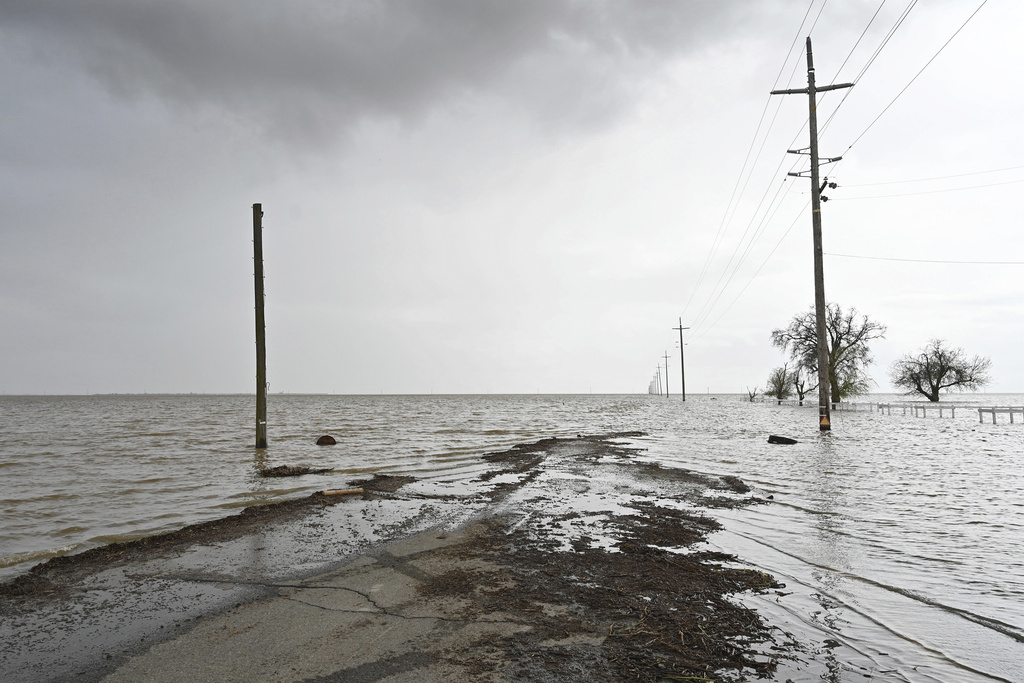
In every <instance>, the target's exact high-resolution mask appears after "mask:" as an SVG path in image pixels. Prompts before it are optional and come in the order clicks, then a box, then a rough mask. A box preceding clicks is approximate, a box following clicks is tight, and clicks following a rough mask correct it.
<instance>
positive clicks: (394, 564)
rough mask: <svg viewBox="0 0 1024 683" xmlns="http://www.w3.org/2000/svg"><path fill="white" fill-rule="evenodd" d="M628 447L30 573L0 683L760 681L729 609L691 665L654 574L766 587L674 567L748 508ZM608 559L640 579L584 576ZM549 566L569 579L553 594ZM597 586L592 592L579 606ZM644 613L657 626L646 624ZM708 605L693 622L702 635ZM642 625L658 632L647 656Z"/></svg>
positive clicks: (690, 648) (553, 451) (728, 485)
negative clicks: (692, 677) (719, 630)
mask: <svg viewBox="0 0 1024 683" xmlns="http://www.w3.org/2000/svg"><path fill="white" fill-rule="evenodd" d="M629 436H636V435H635V434H634V435H620V436H618V437H614V436H609V437H588V438H580V439H575V440H574V439H559V440H556V439H550V440H545V441H542V442H538V443H537V444H532V445H529V446H523V447H517V448H516V449H512V450H511V451H508V452H505V453H500V454H493V455H490V456H485V458H484V459H485V460H486V461H487V462H488V463H489V465H490V467H491V469H489V470H487V471H486V472H485V473H484V474H483V475H480V476H478V477H475V478H473V479H467V480H459V481H431V480H417V481H411V482H408V483H405V484H404V485H403V486H401V487H400V488H397V489H396V490H394V491H382V490H381V491H372V490H370V491H368V492H367V493H366V494H365V495H364V496H358V497H347V498H345V499H344V500H340V501H337V502H335V501H330V504H327V503H323V504H319V505H316V506H312V507H310V508H309V509H306V510H304V511H303V512H302V513H301V514H298V513H296V512H295V511H294V510H292V511H291V512H288V513H287V514H285V513H282V514H280V515H274V514H272V513H268V514H266V515H264V517H263V518H261V520H260V523H259V524H258V525H250V526H249V527H246V528H245V529H243V530H242V531H238V532H237V533H235V534H231V533H223V532H217V533H213V532H212V531H211V532H210V533H206V534H204V533H196V534H194V535H192V536H190V537H189V538H188V541H187V542H180V543H174V544H169V545H164V546H160V545H159V544H156V547H153V548H149V549H143V550H138V549H136V550H135V551H132V552H125V553H124V554H123V555H118V554H117V553H111V552H108V553H107V554H106V555H103V556H102V557H101V556H96V559H94V560H92V561H89V562H86V561H84V560H83V562H82V566H81V567H76V566H75V565H74V562H73V561H72V562H71V563H70V564H68V565H66V566H63V568H61V570H60V571H57V570H56V568H58V567H60V563H56V564H55V565H54V566H55V570H54V572H52V573H51V574H48V573H47V572H46V571H45V567H43V568H42V569H43V570H44V571H37V572H36V574H37V576H38V577H39V578H38V581H36V582H35V583H33V584H31V585H29V584H26V588H25V590H23V591H21V593H19V592H18V591H11V590H9V591H8V592H7V594H6V595H4V594H0V644H2V645H0V680H5V681H6V680H11V681H26V682H35V681H72V680H74V681H98V680H109V681H185V680H187V681H235V680H237V681H243V680H244V681H262V680H266V681H342V680H344V681H385V680H386V681H395V682H397V681H405V680H408V681H412V680H417V681H429V680H437V681H447V680H467V679H473V680H567V679H569V680H571V679H576V680H584V679H586V678H587V677H595V676H596V677H597V678H599V679H603V680H625V679H626V678H627V677H633V676H630V675H628V674H629V672H639V673H641V674H642V673H643V672H644V671H646V669H644V667H645V666H647V665H648V664H649V663H650V662H647V661H646V660H647V659H650V660H651V662H655V663H653V664H651V666H655V667H657V666H662V667H663V668H664V667H665V666H669V667H670V668H671V667H676V668H675V669H672V670H673V671H679V672H684V667H685V666H689V667H690V668H688V669H685V672H689V673H692V672H694V671H699V672H700V673H701V674H702V675H707V676H709V677H712V676H714V678H712V680H719V676H721V680H739V679H740V678H741V677H742V676H744V675H753V674H755V673H757V672H758V671H759V669H758V667H761V669H760V672H761V673H764V672H765V671H768V670H770V668H771V667H772V666H773V661H772V656H770V655H765V654H764V652H766V651H767V650H766V647H765V646H764V645H763V644H764V643H765V642H767V638H766V635H765V631H764V627H763V624H761V622H760V621H759V619H758V618H757V617H756V615H755V614H754V613H753V612H749V611H746V612H742V611H741V610H740V608H735V610H740V611H733V607H729V606H728V605H726V603H725V602H724V601H723V602H722V605H721V606H720V607H719V608H716V609H719V610H725V611H722V612H720V616H721V618H722V620H723V623H725V622H728V623H730V624H731V623H732V622H733V621H737V620H739V621H743V622H744V623H747V622H749V624H750V633H749V634H747V635H746V636H744V635H743V634H737V633H734V632H729V633H725V632H723V634H722V638H723V639H724V640H722V642H723V643H724V642H726V641H729V642H730V643H731V644H730V645H728V646H725V645H718V644H716V643H717V641H715V642H712V640H705V641H703V642H702V644H700V647H703V648H704V650H703V651H704V652H705V654H706V657H707V660H706V662H704V663H703V664H701V662H699V661H697V660H696V659H695V658H697V655H696V654H694V653H695V652H699V648H697V643H696V640H695V639H696V638H703V637H704V636H695V635H690V636H689V638H690V640H689V641H688V640H687V638H688V636H687V635H684V631H685V632H686V633H691V634H693V633H696V632H697V631H696V630H695V629H696V628H697V627H695V626H694V625H693V624H688V625H686V626H685V628H682V627H681V628H679V629H678V634H677V633H676V632H675V630H673V629H675V627H676V626H682V625H683V622H681V621H680V622H679V624H676V623H675V622H671V619H673V618H675V617H674V616H673V613H680V612H682V611H688V612H692V610H690V608H688V607H684V605H683V603H677V602H673V601H674V600H679V599H682V598H680V597H678V596H676V595H669V593H679V594H681V593H684V592H685V591H683V590H680V589H679V586H674V587H673V590H672V591H668V590H667V588H666V586H663V585H661V584H659V583H657V582H658V581H660V580H661V579H659V578H658V574H659V573H661V572H664V573H665V575H666V576H668V575H671V577H672V580H673V581H683V580H684V579H685V580H687V581H688V580H689V578H691V577H692V576H696V573H698V572H703V571H705V570H707V571H708V575H707V577H705V576H703V575H701V576H702V577H703V578H701V581H702V582H706V581H710V580H711V579H713V580H714V581H718V582H720V585H719V584H713V582H712V583H708V584H707V586H712V585H713V587H707V586H705V585H704V583H702V584H701V585H702V586H704V587H702V588H701V590H704V591H705V592H706V593H704V594H702V593H699V592H698V593H694V596H695V599H697V600H699V601H700V602H702V603H703V602H709V600H710V598H708V596H711V597H713V598H715V599H716V600H718V599H720V598H721V597H723V596H724V595H725V594H727V593H730V592H736V591H741V590H743V589H744V588H754V589H758V590H762V591H766V590H770V589H771V588H772V587H773V586H772V581H771V577H766V576H765V575H763V574H759V573H758V572H753V571H750V570H738V569H735V568H729V567H732V566H733V565H734V563H731V562H730V561H729V560H730V558H727V557H722V558H717V559H718V560H719V561H718V562H714V563H709V562H707V561H703V562H702V563H695V564H692V565H686V566H688V567H691V568H690V569H688V570H687V572H689V573H687V572H684V571H682V570H681V569H680V567H682V566H683V564H684V563H685V562H687V561H688V560H687V558H688V557H689V556H691V555H694V554H695V553H697V548H698V546H699V543H700V541H701V540H702V539H703V537H704V536H705V535H706V534H707V533H708V532H709V531H710V530H711V529H713V528H714V523H713V520H711V519H709V518H707V517H706V516H705V515H706V513H707V514H709V515H710V516H711V517H713V515H714V512H713V510H714V508H715V507H721V506H732V505H737V504H749V503H751V502H759V501H757V498H756V495H755V494H751V493H750V492H749V491H747V490H746V487H745V486H744V485H743V484H742V482H739V481H738V480H734V479H731V478H725V479H716V478H708V477H702V476H698V475H695V474H692V473H689V472H686V471H685V470H675V469H666V468H659V467H657V466H656V465H651V464H644V463H640V462H636V461H635V459H634V457H633V456H634V455H635V451H633V450H631V448H630V447H629V442H628V437H629ZM662 518H663V519H662ZM666 521H670V522H671V525H668V524H662V525H661V526H660V527H659V526H658V525H659V522H666ZM669 526H671V530H670V529H669ZM211 528H212V527H211ZM655 528H657V529H660V530H659V531H658V534H660V536H659V535H651V533H648V532H650V531H651V529H655ZM673 558H675V559H673ZM608 562H610V563H609V564H607V567H618V566H619V565H618V564H615V563H625V564H622V566H623V567H625V566H627V565H628V567H630V568H633V569H631V570H630V571H640V570H641V569H642V570H643V572H648V573H651V574H653V575H654V576H653V577H648V578H646V579H644V580H645V581H647V583H645V584H637V583H635V580H636V577H631V576H627V574H625V573H624V574H622V575H621V576H619V575H615V574H608V571H625V570H621V569H610V570H607V571H605V574H599V575H595V576H590V577H589V578H587V579H586V580H584V578H582V577H583V574H585V573H587V571H588V567H590V566H593V567H598V566H605V565H603V564H602V563H608ZM652 563H654V564H652ZM698 564H699V567H698ZM558 566H563V567H566V568H568V567H575V568H574V569H573V576H574V577H575V578H574V579H573V580H572V581H570V582H569V584H571V585H570V587H569V588H566V586H567V585H569V584H566V577H565V576H560V575H558V574H559V573H558V572H557V571H556V572H552V571H551V568H552V567H558ZM652 567H654V568H655V570H653V571H649V570H650V568H652ZM708 567H710V568H708ZM637 568H639V569H637ZM545 577H546V578H545ZM708 577H711V579H708ZM630 581H633V583H629V582H630ZM652 582H653V583H652ZM597 584H601V586H597ZM680 585H682V584H680ZM687 585H689V584H687ZM597 588H600V589H601V590H602V591H605V592H604V593H601V596H604V597H600V599H598V598H595V597H594V596H593V595H591V593H588V591H591V592H592V589H594V590H596V589H597ZM541 589H545V590H547V591H548V592H547V593H544V592H543V591H541ZM570 589H571V590H570ZM538 591H541V592H538ZM641 593H643V594H641ZM609 595H613V596H616V597H613V598H609V597H607V596H609ZM732 604H733V603H729V605H732ZM659 609H660V610H661V612H660V614H661V616H662V622H663V623H662V622H659V623H661V626H656V625H655V619H654V617H653V616H652V617H651V619H650V621H649V622H645V621H644V620H645V619H646V618H647V615H648V612H650V614H652V615H653V614H655V613H656V612H658V610H659ZM726 612H728V614H726ZM716 614H719V613H715V612H711V613H709V615H710V616H708V617H706V618H705V617H701V618H702V619H706V622H707V631H708V633H707V634H705V635H707V636H708V638H709V639H710V638H711V636H712V635H713V634H711V633H710V632H711V631H713V628H712V627H713V623H712V622H714V620H715V618H716V617H715V615H716ZM727 617H728V618H727ZM666 619H668V620H669V621H666ZM729 620H732V621H729ZM642 623H649V624H650V625H649V626H648V627H647V628H648V629H649V631H648V632H645V631H643V629H640V628H639V627H637V626H636V625H637V624H642ZM737 623H738V621H737ZM698 627H699V629H700V631H701V632H703V631H704V626H699V625H698ZM658 628H661V629H662V630H663V631H664V630H665V629H668V630H669V631H672V632H671V634H670V635H671V638H672V639H675V640H673V641H672V643H667V642H666V643H664V644H658V642H656V641H658V639H659V638H660V639H662V640H666V641H667V637H665V636H664V635H663V634H661V632H660V631H658ZM730 628H732V626H730ZM645 633H649V634H653V637H654V640H653V641H652V642H651V643H647V640H648V638H647V635H645ZM641 640H642V641H643V643H647V644H646V645H644V647H645V648H647V649H641V645H642V644H643V643H642V642H641ZM680 642H681V643H682V644H681V645H680ZM652 643H654V644H653V645H652ZM737 643H746V644H747V645H749V648H747V649H749V652H747V653H744V648H743V647H738V646H737V645H736V644H737ZM756 643H761V645H758V646H756V647H755V644H756ZM662 645H664V647H662ZM658 648H661V649H658ZM666 648H667V649H666ZM694 648H697V649H694ZM715 648H718V649H717V650H716V649H715ZM733 650H735V652H733ZM638 652H642V653H645V656H644V657H641V658H634V659H636V661H632V660H631V659H630V656H629V655H630V653H638ZM716 653H717V654H716ZM673 657H675V659H672V658H673ZM730 657H732V659H730ZM655 660H657V661H655ZM658 662H664V664H661V663H658ZM691 665H692V666H691ZM700 666H703V667H704V668H700ZM630 667H632V668H630ZM710 667H715V668H710ZM722 667H724V668H722ZM654 671H655V672H656V671H657V669H656V668H655V669H654ZM716 671H717V672H718V673H716ZM654 675H655V674H651V676H654ZM639 678H640V680H644V676H639ZM648 679H649V680H655V678H648Z"/></svg>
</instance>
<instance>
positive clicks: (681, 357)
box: [672, 318, 690, 401]
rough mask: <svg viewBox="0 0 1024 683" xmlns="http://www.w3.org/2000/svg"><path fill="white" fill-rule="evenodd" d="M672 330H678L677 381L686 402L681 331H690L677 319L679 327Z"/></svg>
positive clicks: (684, 360) (681, 320)
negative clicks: (681, 386) (679, 382)
mask: <svg viewBox="0 0 1024 683" xmlns="http://www.w3.org/2000/svg"><path fill="white" fill-rule="evenodd" d="M672 329H673V330H679V380H680V381H681V382H682V385H683V401H686V359H685V356H684V355H683V330H688V329H690V328H689V327H683V319H682V318H680V319H679V327H673V328H672Z"/></svg>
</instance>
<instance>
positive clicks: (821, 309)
mask: <svg viewBox="0 0 1024 683" xmlns="http://www.w3.org/2000/svg"><path fill="white" fill-rule="evenodd" d="M852 87H853V83H837V84H834V85H823V86H821V87H817V86H815V85H814V57H813V56H812V54H811V37H810V36H808V37H807V87H806V88H802V89H800V90H772V95H795V94H806V95H807V99H808V102H809V104H810V124H809V129H810V135H811V146H810V150H809V151H810V154H811V171H810V173H811V227H812V230H813V233H814V315H815V323H816V325H815V326H816V327H817V333H818V334H817V336H818V428H819V429H820V430H821V431H823V432H828V431H831V430H832V401H831V399H830V398H829V379H828V377H829V362H828V346H827V344H828V339H827V337H826V334H825V332H826V330H825V264H824V261H825V259H824V253H823V251H822V245H821V193H822V191H823V190H824V189H825V186H824V185H819V184H818V112H817V106H818V105H817V97H816V95H817V93H819V92H825V91H826V90H838V89H840V88H852ZM787 151H788V152H789V153H790V154H806V151H805V150H802V149H790V150H787ZM840 159H842V157H832V158H829V159H826V160H825V161H826V163H831V162H833V161H839V160H840ZM789 175H794V176H800V177H804V176H803V174H802V173H790V174H789Z"/></svg>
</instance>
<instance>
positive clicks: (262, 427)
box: [252, 204, 267, 448]
mask: <svg viewBox="0 0 1024 683" xmlns="http://www.w3.org/2000/svg"><path fill="white" fill-rule="evenodd" d="M252 249H253V263H254V266H255V268H254V271H253V272H254V278H255V282H256V448H266V447H267V324H266V320H265V318H264V316H263V205H262V204H253V205H252Z"/></svg>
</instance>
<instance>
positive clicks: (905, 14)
mask: <svg viewBox="0 0 1024 683" xmlns="http://www.w3.org/2000/svg"><path fill="white" fill-rule="evenodd" d="M917 1H918V0H910V4H908V5H907V6H906V7H905V8H904V9H903V12H901V13H900V16H898V17H897V18H896V22H895V23H894V24H893V25H892V27H891V28H890V29H889V30H888V32H886V34H885V36H884V37H883V38H882V42H881V43H879V45H878V47H876V48H875V51H874V52H872V53H871V56H870V57H868V61H867V62H865V64H864V66H863V67H861V70H860V71H859V72H857V75H856V76H854V78H853V82H854V83H860V80H861V78H863V77H864V74H866V73H867V72H868V69H870V68H871V66H872V65H873V64H874V63H875V60H876V59H878V56H879V55H880V54H882V50H884V49H885V47H886V46H887V45H888V44H889V41H890V40H892V37H893V36H894V35H895V34H896V31H898V30H899V28H900V26H902V25H903V22H904V21H906V20H907V17H908V16H910V12H911V10H913V9H914V7H915V6H916V5H917ZM884 4H885V0H882V5H884ZM881 9H882V7H881V5H879V7H878V10H881ZM875 14H876V15H877V14H878V11H876V12H875ZM874 20H875V17H874V16H872V17H871V21H869V22H868V26H870V25H871V23H872V22H873V21H874ZM864 31H865V32H866V31H867V27H865V28H864ZM862 35H863V34H862ZM857 42H860V40H859V39H858V41H857ZM856 47H857V46H856V45H854V48H856ZM850 54H851V55H852V54H853V51H852V50H851V51H850ZM846 59H847V61H848V60H849V59H850V58H849V57H847V58H846ZM843 64H844V65H845V64H846V61H844V62H843ZM839 69H840V71H842V67H839ZM838 77H839V73H838V72H837V73H836V78H838ZM852 93H853V90H847V91H846V92H845V93H843V99H841V100H839V104H837V105H836V108H835V109H833V110H832V113H831V114H830V115H829V117H828V118H827V119H826V120H825V123H824V124H823V125H822V126H821V135H824V134H825V131H827V130H828V127H829V124H831V123H832V119H834V118H835V116H836V113H838V112H839V109H840V108H841V107H842V106H843V104H844V103H845V102H846V98H848V97H849V96H850V95H851V94H852Z"/></svg>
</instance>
